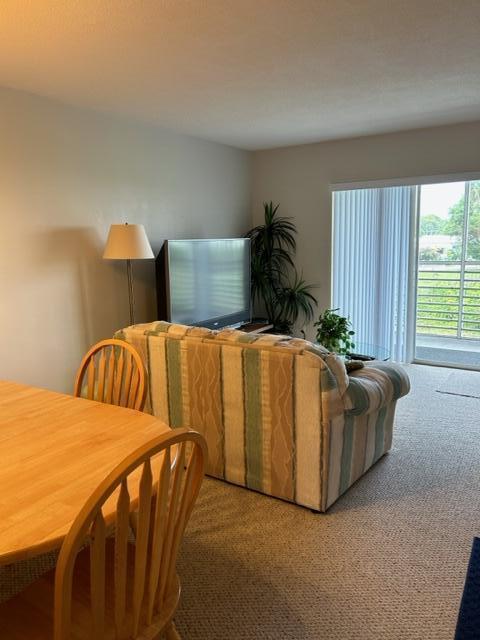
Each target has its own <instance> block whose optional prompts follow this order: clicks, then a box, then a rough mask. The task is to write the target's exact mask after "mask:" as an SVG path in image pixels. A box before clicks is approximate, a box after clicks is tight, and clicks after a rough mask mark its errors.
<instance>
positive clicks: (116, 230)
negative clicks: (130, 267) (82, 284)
mask: <svg viewBox="0 0 480 640" xmlns="http://www.w3.org/2000/svg"><path fill="white" fill-rule="evenodd" d="M103 257H104V259H105V260H146V259H148V258H154V257H155V256H154V255H153V251H152V247H151V246H150V242H149V241H148V238H147V234H146V233H145V227H144V226H143V224H128V223H126V224H112V225H111V227H110V231H109V232H108V238H107V244H106V245H105V250H104V252H103Z"/></svg>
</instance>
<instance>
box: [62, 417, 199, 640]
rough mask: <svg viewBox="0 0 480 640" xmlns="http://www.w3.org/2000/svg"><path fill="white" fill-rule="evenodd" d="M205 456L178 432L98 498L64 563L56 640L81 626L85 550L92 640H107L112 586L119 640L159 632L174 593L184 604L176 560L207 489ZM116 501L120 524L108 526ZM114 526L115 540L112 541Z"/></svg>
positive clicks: (83, 515) (137, 455) (67, 547)
mask: <svg viewBox="0 0 480 640" xmlns="http://www.w3.org/2000/svg"><path fill="white" fill-rule="evenodd" d="M187 451H188V455H187ZM206 455H207V450H206V444H205V440H204V439H203V437H202V436H201V435H200V434H199V433H197V432H195V431H191V430H188V429H175V431H172V432H170V433H167V434H164V435H161V436H158V437H157V438H154V439H153V440H151V441H150V442H148V443H147V444H145V445H144V446H142V447H140V448H139V449H137V450H136V451H135V452H134V453H132V454H131V455H129V456H128V457H127V458H126V459H125V460H124V461H123V462H121V463H120V464H119V465H118V466H117V467H116V468H115V469H114V470H113V471H112V472H111V473H110V474H109V475H108V477H107V478H106V479H105V480H104V481H103V482H102V483H101V484H100V486H99V487H98V488H97V490H96V491H94V493H93V494H92V495H91V497H90V498H89V499H88V500H87V502H86V503H85V505H84V507H83V508H82V509H81V511H80V513H79V514H78V516H77V518H76V519H75V521H74V523H73V524H72V527H71V528H70V531H69V533H68V534H67V536H66V538H65V541H64V543H63V545H62V548H61V551H60V555H59V558H58V562H57V569H56V574H55V613H54V621H55V622H54V640H68V639H69V638H70V629H71V628H72V626H73V625H74V624H75V620H71V613H72V607H71V605H72V584H73V576H74V567H75V559H76V556H77V554H78V552H79V550H80V549H81V548H82V546H83V545H85V543H87V544H89V545H90V550H89V551H90V579H89V584H90V603H89V605H87V606H89V608H90V618H91V625H92V631H91V634H90V635H89V639H90V640H103V639H104V637H105V635H104V634H105V626H106V624H107V620H106V605H105V601H106V594H105V585H106V583H109V584H111V585H113V589H112V590H113V616H112V611H110V612H107V613H108V614H109V615H110V618H112V617H113V619H114V627H115V637H116V639H117V640H123V639H124V638H128V639H134V638H137V636H138V635H139V634H140V633H142V634H148V633H150V634H151V632H152V630H155V627H154V625H155V624H156V621H158V620H159V619H161V617H162V609H163V607H164V605H165V603H166V601H167V599H168V598H170V600H171V594H172V590H175V589H176V591H177V599H178V595H179V585H178V583H177V577H176V571H175V565H176V556H177V552H178V548H179V545H180V541H181V539H182V536H183V532H184V529H185V526H186V524H187V522H188V519H189V517H190V513H191V511H192V508H193V505H194V502H195V500H196V497H197V495H198V491H199V489H200V485H201V483H202V479H203V474H204V466H205V459H206ZM152 459H153V460H152ZM140 472H141V475H140ZM132 474H135V476H134V477H133V478H132ZM139 475H140V478H139V479H138V476H139ZM134 482H135V486H136V487H138V500H136V499H135V500H132V498H131V496H130V493H131V489H129V483H130V485H133V483H134ZM113 494H115V496H114V498H115V497H116V511H115V521H114V523H112V522H107V521H106V520H105V517H104V514H103V513H102V508H103V507H104V505H105V503H106V502H107V501H108V500H109V499H111V498H112V496H113ZM135 498H136V496H135ZM133 510H135V513H136V515H137V526H136V532H135V533H136V539H135V546H134V547H133V545H131V544H130V543H129V541H128V537H129V531H130V528H129V521H130V516H131V514H132V511H133ZM112 524H114V533H113V539H112V537H110V538H108V536H109V535H110V534H111V530H110V526H111V525H112ZM107 540H108V541H109V542H110V543H111V544H112V545H114V557H115V560H114V565H113V568H112V563H110V565H108V563H107V562H106V545H107ZM132 547H133V548H132ZM133 549H134V550H133ZM129 561H130V562H129ZM108 571H110V575H106V574H107V572H108ZM132 573H133V575H131V574H132ZM128 583H129V586H128ZM168 621H169V619H168V618H167V622H168ZM109 637H111V636H110V635H109ZM142 637H144V636H143V635H142ZM148 637H153V635H148Z"/></svg>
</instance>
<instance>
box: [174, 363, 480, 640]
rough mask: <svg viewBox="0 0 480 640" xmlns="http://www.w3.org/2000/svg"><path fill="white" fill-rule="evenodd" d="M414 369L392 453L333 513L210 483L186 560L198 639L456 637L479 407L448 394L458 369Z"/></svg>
mask: <svg viewBox="0 0 480 640" xmlns="http://www.w3.org/2000/svg"><path fill="white" fill-rule="evenodd" d="M408 371H409V374H410V375H411V378H412V383H413V390H412V392H411V394H410V395H409V396H407V397H406V398H403V399H402V400H400V401H399V404H398V419H397V425H396V431H395V438H394V448H393V450H392V451H391V452H390V454H389V455H388V456H386V457H385V458H384V459H383V460H381V461H380V462H379V463H378V464H377V465H376V466H375V467H374V468H373V469H372V470H371V471H370V472H369V473H368V474H367V475H366V476H365V477H364V478H363V479H361V480H360V481H359V482H358V483H357V484H356V485H355V486H354V487H352V489H350V491H348V492H347V494H346V495H345V496H344V497H343V498H341V499H340V500H339V501H338V502H337V504H336V505H334V507H332V509H331V510H330V511H329V512H328V513H327V514H326V515H315V514H313V513H311V512H310V511H308V510H307V509H302V508H300V507H297V506H293V505H290V504H286V503H283V502H281V501H279V500H274V499H272V498H267V497H265V496H262V495H259V494H255V493H252V492H249V491H246V490H244V489H240V488H237V487H233V486H229V485H226V484H224V483H222V482H218V481H215V480H208V479H207V480H206V482H205V484H204V487H203V490H202V494H201V497H200V500H199V503H198V504H197V507H196V510H195V512H194V515H193V518H192V521H191V523H190V525H189V529H188V531H187V536H186V539H185V542H184V546H183V551H182V555H181V561H180V565H179V571H180V575H181V578H182V581H183V596H182V604H181V608H180V610H179V612H178V615H177V618H176V620H177V627H178V629H179V631H180V632H181V634H182V636H183V638H184V639H185V640H197V639H198V640H200V639H202V640H207V639H208V640H226V639H228V638H235V639H237V638H238V639H242V638H245V639H246V638H249V639H250V638H251V639H256V638H258V639H267V638H268V639H272V640H273V639H275V640H282V639H287V638H288V639H290V638H291V639H294V638H295V639H300V638H309V639H310V638H311V639H325V640H337V639H338V640H350V639H352V640H354V639H355V640H363V639H365V640H367V639H368V640H373V639H381V640H393V639H395V640H397V639H399V640H400V639H401V640H413V639H418V640H430V639H431V640H443V639H445V640H446V639H448V640H451V639H452V637H453V632H454V628H455V622H456V615H457V611H458V606H459V601H460V597H461V592H462V589H463V581H464V577H465V571H466V567H467V562H468V558H469V554H470V548H471V543H472V538H473V536H474V535H480V414H479V404H478V400H477V399H474V398H464V397H460V396H454V395H440V394H438V393H435V390H436V389H437V388H438V387H439V385H440V384H441V383H442V382H443V380H445V379H446V378H447V377H448V376H449V374H450V372H451V370H448V369H441V368H435V367H420V366H410V367H408ZM477 375H478V377H479V381H480V373H478V374H477Z"/></svg>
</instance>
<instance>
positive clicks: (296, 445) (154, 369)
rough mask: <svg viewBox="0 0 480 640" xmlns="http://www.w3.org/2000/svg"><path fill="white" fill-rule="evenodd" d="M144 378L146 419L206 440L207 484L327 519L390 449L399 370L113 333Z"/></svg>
mask: <svg viewBox="0 0 480 640" xmlns="http://www.w3.org/2000/svg"><path fill="white" fill-rule="evenodd" d="M115 337H117V338H120V339H124V340H126V341H128V342H130V343H131V344H133V345H134V346H135V347H136V348H137V349H138V351H139V352H140V354H141V355H142V357H143V359H144V361H145V365H146V367H147V371H148V373H149V392H148V396H147V404H146V407H145V410H146V411H151V412H152V413H153V414H155V415H156V416H158V417H159V418H160V419H161V420H163V421H165V422H166V423H168V424H169V425H170V426H171V427H180V426H186V427H193V428H196V429H198V430H199V431H201V432H202V433H203V435H204V436H205V438H206V440H207V443H208V450H209V464H208V473H209V474H210V475H212V476H215V477H216V478H222V479H224V480H227V481H229V482H232V483H235V484H238V485H241V486H244V487H249V488H250V489H255V490H257V491H261V492H263V493H266V494H268V495H271V496H276V497H278V498H283V499H284V500H289V501H291V502H296V503H297V504H300V505H303V506H306V507H310V508H311V509H314V510H316V511H326V510H327V509H328V507H330V506H331V505H332V504H333V503H334V502H335V500H337V498H338V497H339V496H341V495H342V494H343V493H344V492H345V491H346V490H347V489H348V488H349V487H350V486H351V485H352V484H353V483H354V482H355V481H356V480H357V479H358V478H360V476H361V475H362V474H364V473H365V472H366V471H367V469H369V468H370V467H371V466H372V465H373V464H374V463H375V462H376V461H377V460H378V459H379V458H380V457H381V456H383V454H384V453H386V452H387V451H388V450H389V449H390V447H391V443H392V429H393V419H394V413H395V405H396V401H397V399H398V398H400V397H401V396H403V395H405V394H406V393H407V392H408V390H409V381H408V378H407V376H406V374H405V373H404V371H403V370H402V368H401V367H399V366H396V365H393V364H386V363H383V362H382V363H380V362H374V363H372V364H368V365H367V366H366V367H365V368H363V369H360V370H358V371H355V372H354V373H352V374H351V375H350V376H348V375H347V373H346V371H345V366H344V363H343V361H342V360H341V359H340V358H338V357H337V356H336V355H334V354H332V353H329V352H328V351H326V350H325V349H323V347H320V346H319V345H315V344H313V343H310V342H307V341H305V340H300V339H298V338H288V337H285V336H276V335H267V334H248V333H243V332H242V331H236V330H233V329H224V330H221V331H211V330H209V329H205V328H201V327H187V326H183V325H175V324H169V323H167V322H153V323H150V324H141V325H134V326H132V327H128V328H126V329H123V330H122V331H119V332H117V334H116V336H115Z"/></svg>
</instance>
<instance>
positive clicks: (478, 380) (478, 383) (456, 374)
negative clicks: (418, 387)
mask: <svg viewBox="0 0 480 640" xmlns="http://www.w3.org/2000/svg"><path fill="white" fill-rule="evenodd" d="M437 391H438V393H449V394H452V395H455V396H466V397H467V398H480V376H479V375H478V371H462V370H461V369H457V370H455V371H452V372H451V373H450V374H449V375H448V377H447V378H446V380H445V381H444V382H442V384H441V385H440V386H439V387H438V389H437Z"/></svg>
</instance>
